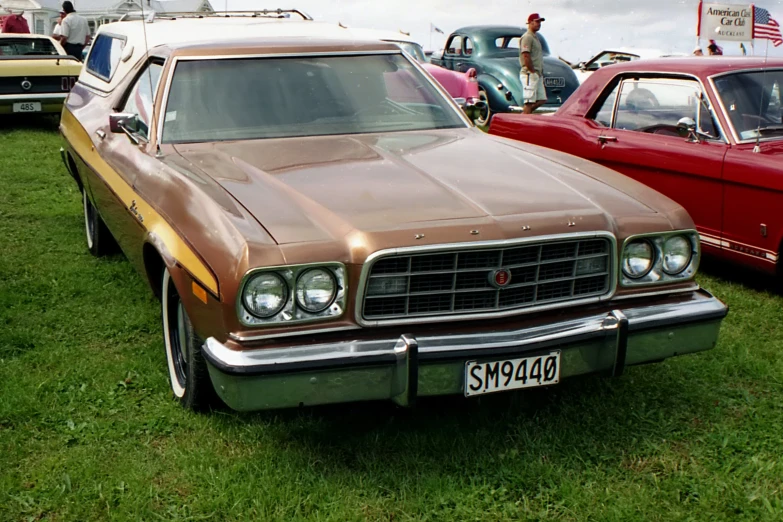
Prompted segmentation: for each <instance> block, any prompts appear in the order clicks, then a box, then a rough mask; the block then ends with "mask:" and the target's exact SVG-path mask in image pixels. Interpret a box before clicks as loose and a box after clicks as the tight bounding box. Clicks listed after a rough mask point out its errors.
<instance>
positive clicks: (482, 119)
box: [476, 89, 490, 126]
mask: <svg viewBox="0 0 783 522" xmlns="http://www.w3.org/2000/svg"><path fill="white" fill-rule="evenodd" d="M479 100H481V101H483V102H484V107H485V108H484V109H482V110H481V112H480V113H479V117H478V118H476V123H477V124H479V125H481V126H484V125H486V124H487V123H488V122H489V114H490V110H489V99H488V98H487V93H486V91H484V89H479Z"/></svg>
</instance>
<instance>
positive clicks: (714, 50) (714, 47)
mask: <svg viewBox="0 0 783 522" xmlns="http://www.w3.org/2000/svg"><path fill="white" fill-rule="evenodd" d="M707 53H708V54H709V55H710V56H722V55H723V49H722V48H721V47H720V46H719V45H718V44H716V43H715V40H710V45H708V46H707Z"/></svg>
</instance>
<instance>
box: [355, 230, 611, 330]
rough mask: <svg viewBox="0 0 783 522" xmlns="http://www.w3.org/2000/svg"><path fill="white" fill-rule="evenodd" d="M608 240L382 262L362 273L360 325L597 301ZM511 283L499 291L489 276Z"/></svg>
mask: <svg viewBox="0 0 783 522" xmlns="http://www.w3.org/2000/svg"><path fill="white" fill-rule="evenodd" d="M612 254H613V250H612V245H611V242H610V240H609V239H608V238H596V237H590V238H584V239H567V240H554V241H546V242H540V243H525V244H522V245H512V246H502V247H481V248H476V247H473V248H470V247H468V248H461V249H455V250H453V251H447V252H442V251H439V252H431V253H424V252H422V253H415V252H414V253H405V254H389V255H387V256H386V255H384V256H381V257H380V258H378V259H376V260H375V261H374V262H373V263H372V266H370V268H369V272H368V277H367V279H366V282H365V287H364V293H363V295H364V300H363V304H362V317H363V318H364V319H365V320H369V321H372V320H381V319H384V320H385V319H403V318H414V317H427V316H443V315H457V314H468V313H492V312H502V311H506V310H513V309H523V308H534V307H538V306H544V305H549V304H554V303H567V302H569V301H576V300H582V299H586V298H591V297H600V296H603V295H606V294H608V293H609V292H610V291H611V288H612V285H611V277H612V274H613V265H612V259H613V256H612ZM499 269H503V270H507V271H508V273H510V274H511V278H510V280H509V282H508V284H507V285H506V286H502V287H500V288H498V287H497V285H495V284H493V283H492V282H491V281H492V278H493V277H494V274H495V272H496V271H497V270H499Z"/></svg>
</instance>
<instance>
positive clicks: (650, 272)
mask: <svg viewBox="0 0 783 522" xmlns="http://www.w3.org/2000/svg"><path fill="white" fill-rule="evenodd" d="M699 255H700V250H699V235H698V233H697V232H696V231H693V230H688V231H680V232H670V233H665V234H645V235H642V236H634V237H630V238H628V239H627V240H626V241H625V244H624V246H623V251H622V255H621V264H622V273H621V278H620V283H621V284H622V285H623V286H635V285H645V284H655V283H667V282H676V281H683V280H687V279H690V278H692V277H693V276H694V275H695V274H696V269H697V268H698V264H699Z"/></svg>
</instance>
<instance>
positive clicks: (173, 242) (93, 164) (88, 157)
mask: <svg viewBox="0 0 783 522" xmlns="http://www.w3.org/2000/svg"><path fill="white" fill-rule="evenodd" d="M60 127H61V129H62V133H63V136H65V139H66V140H68V143H69V144H70V145H71V147H73V149H74V151H75V152H76V153H77V154H78V155H79V156H81V158H82V159H83V160H84V161H85V162H86V163H87V165H88V166H89V167H90V168H91V169H92V170H93V171H94V172H95V173H97V174H98V175H99V176H100V177H101V178H102V179H103V181H104V182H105V183H106V184H107V185H108V186H109V188H111V190H112V191H114V193H115V194H116V195H117V196H118V197H119V198H120V200H121V201H122V204H123V205H125V209H126V210H128V212H130V207H131V206H135V208H136V211H137V212H138V213H139V214H141V215H143V216H144V222H139V224H140V225H141V226H142V227H144V228H145V229H146V230H147V232H148V233H149V234H151V235H154V236H156V237H157V238H158V239H159V240H160V241H161V242H162V243H163V244H164V245H165V246H166V248H167V249H168V251H169V253H170V254H171V255H172V256H173V257H174V259H175V260H176V261H177V263H179V264H180V265H181V266H182V267H183V268H184V269H185V270H187V271H188V272H190V273H191V275H193V277H195V278H196V279H198V280H199V282H200V283H201V284H202V285H204V286H205V287H206V288H207V289H209V291H211V292H212V293H213V294H214V295H216V296H217V295H218V285H217V280H216V279H215V276H214V275H213V274H212V271H211V270H210V269H209V268H207V265H206V264H204V262H203V261H202V260H201V259H200V258H199V257H198V256H197V255H196V254H195V252H193V250H192V249H191V248H190V246H189V245H188V244H187V243H185V241H184V240H183V239H182V238H181V237H180V235H179V234H178V233H177V232H176V231H175V230H174V229H173V228H172V227H171V225H169V223H168V222H167V221H166V220H165V219H164V218H163V216H161V215H160V214H159V213H158V212H156V211H155V210H154V209H153V208H152V206H150V205H149V203H147V202H146V201H145V200H144V199H142V197H141V196H140V195H139V194H138V193H137V192H136V191H134V190H133V187H132V186H130V185H129V184H128V182H126V181H125V180H124V179H123V178H122V176H120V175H119V174H117V173H116V172H115V171H114V169H112V168H111V167H110V166H109V164H108V163H106V161H104V159H103V158H101V156H100V154H98V153H97V152H96V151H95V147H94V146H93V144H92V140H90V137H89V136H88V135H87V131H85V130H84V127H82V126H81V124H80V123H79V122H78V121H77V120H76V118H75V117H74V116H73V114H71V112H70V111H69V110H67V109H65V110H63V113H62V118H61V123H60Z"/></svg>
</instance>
